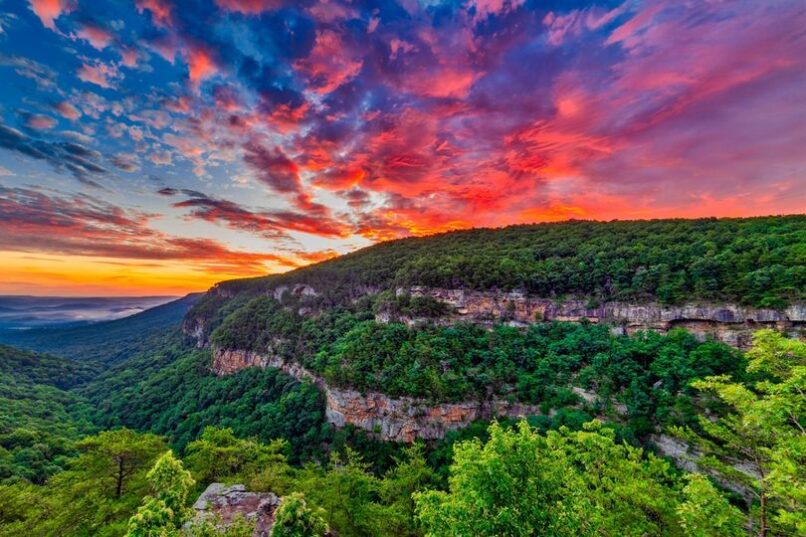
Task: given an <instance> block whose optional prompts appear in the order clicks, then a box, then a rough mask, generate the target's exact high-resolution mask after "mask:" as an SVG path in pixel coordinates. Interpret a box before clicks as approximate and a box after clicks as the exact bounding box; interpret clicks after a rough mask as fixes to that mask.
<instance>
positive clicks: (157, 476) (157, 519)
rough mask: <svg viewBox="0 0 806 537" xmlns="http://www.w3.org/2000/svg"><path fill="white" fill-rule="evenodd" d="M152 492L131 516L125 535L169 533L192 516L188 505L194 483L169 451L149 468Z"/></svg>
mask: <svg viewBox="0 0 806 537" xmlns="http://www.w3.org/2000/svg"><path fill="white" fill-rule="evenodd" d="M148 480H149V483H150V484H151V487H152V490H153V496H147V497H146V498H145V501H144V502H143V505H142V506H141V507H140V509H138V510H137V513H136V514H135V515H134V516H132V517H131V519H129V530H128V532H127V533H126V537H170V536H173V535H177V534H178V531H179V528H180V527H181V526H182V524H183V523H184V522H185V520H187V518H188V517H189V512H188V509H187V508H186V507H185V503H186V500H187V496H188V492H190V489H191V488H192V487H193V485H194V481H193V478H192V477H191V475H190V472H188V471H187V470H185V469H184V467H183V466H182V461H180V460H179V459H177V458H176V457H174V454H173V452H172V451H166V452H165V453H164V454H163V455H162V456H161V457H160V458H159V459H158V460H157V462H156V464H154V467H153V468H152V469H151V471H150V472H148Z"/></svg>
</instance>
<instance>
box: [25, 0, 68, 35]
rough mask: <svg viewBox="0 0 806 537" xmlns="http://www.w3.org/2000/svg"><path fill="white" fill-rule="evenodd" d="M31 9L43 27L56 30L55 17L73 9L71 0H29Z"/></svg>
mask: <svg viewBox="0 0 806 537" xmlns="http://www.w3.org/2000/svg"><path fill="white" fill-rule="evenodd" d="M29 3H30V5H31V10H32V11H33V12H34V13H35V14H36V16H37V17H39V20H41V21H42V24H44V25H45V28H49V29H51V30H54V31H55V30H56V19H58V18H59V17H60V16H61V15H62V14H64V13H70V12H71V11H73V9H75V2H74V1H73V0H29Z"/></svg>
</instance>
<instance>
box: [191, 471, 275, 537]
mask: <svg viewBox="0 0 806 537" xmlns="http://www.w3.org/2000/svg"><path fill="white" fill-rule="evenodd" d="M279 505H280V499H279V498H278V497H277V496H276V495H274V494H272V493H271V492H247V490H246V487H244V486H243V485H232V486H229V487H227V486H224V485H223V484H222V483H211V484H210V486H209V487H207V489H206V490H205V491H204V492H203V493H202V495H201V496H199V499H198V500H196V503H194V504H193V509H194V510H195V512H196V514H195V516H194V517H193V519H191V521H190V522H188V524H187V525H188V526H192V525H193V524H198V523H201V522H204V521H206V520H212V521H214V522H215V523H216V524H219V525H221V526H222V527H227V526H228V525H229V524H231V523H232V521H233V519H234V518H235V517H236V516H237V515H241V516H243V517H244V518H245V519H246V520H247V521H249V522H253V523H254V524H255V531H254V532H253V533H252V537H269V536H270V535H271V528H272V526H273V525H274V513H275V511H276V510H277V507H278V506H279Z"/></svg>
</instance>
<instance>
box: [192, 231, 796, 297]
mask: <svg viewBox="0 0 806 537" xmlns="http://www.w3.org/2000/svg"><path fill="white" fill-rule="evenodd" d="M804 259H806V216H804V215H793V216H776V217H760V218H722V219H716V218H706V219H699V220H649V221H612V222H593V221H570V222H561V223H551V224H532V225H518V226H510V227H506V228H500V229H472V230H467V231H454V232H449V233H443V234H439V235H433V236H429V237H419V238H408V239H401V240H396V241H389V242H384V243H380V244H377V245H374V246H370V247H368V248H364V249H362V250H358V251H356V252H353V253H350V254H347V255H343V256H340V257H337V258H335V259H332V260H328V261H324V262H321V263H317V264H315V265H311V266H308V267H304V268H301V269H298V270H295V271H292V272H288V273H285V274H281V275H273V276H266V277H261V278H250V279H243V280H232V281H228V282H223V283H222V284H219V286H220V287H221V289H222V291H223V292H224V293H225V294H227V295H231V294H234V293H240V292H245V293H255V294H257V293H260V292H263V291H266V290H270V289H274V288H276V287H278V286H280V285H284V284H295V283H305V284H308V285H311V286H312V287H314V288H315V289H316V290H317V292H320V293H323V294H324V295H325V297H326V299H327V300H328V301H330V302H343V301H344V298H345V297H353V296H354V295H360V294H363V293H364V292H365V289H366V288H367V287H373V288H377V289H380V290H384V289H394V288H396V287H398V286H412V285H424V286H431V287H443V288H465V289H477V290H486V289H499V290H511V289H520V290H524V291H527V292H529V293H531V294H534V295H536V296H540V297H546V298H550V297H559V296H568V295H576V296H581V297H585V298H590V299H596V300H624V301H636V302H646V301H659V302H661V303H664V304H679V303H682V302H686V301H692V302H709V301H712V302H732V303H737V304H745V305H751V306H755V307H766V308H780V307H783V306H786V305H787V304H790V303H793V302H799V301H803V300H804V299H806V264H804ZM209 302H216V296H215V295H213V296H207V297H205V298H204V299H203V300H202V302H201V303H200V304H199V305H198V306H197V308H196V309H198V310H199V311H200V312H202V313H203V312H204V311H205V310H206V309H207V310H214V309H216V308H218V307H219V306H220V303H214V304H209ZM219 302H220V301H219Z"/></svg>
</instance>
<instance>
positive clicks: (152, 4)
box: [134, 0, 173, 27]
mask: <svg viewBox="0 0 806 537" xmlns="http://www.w3.org/2000/svg"><path fill="white" fill-rule="evenodd" d="M134 4H135V6H137V11H138V12H140V13H143V12H145V11H146V10H148V11H149V12H151V18H152V20H153V21H154V24H156V25H157V26H162V27H169V26H172V25H173V4H172V3H171V2H170V1H169V0H135V2H134Z"/></svg>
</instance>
